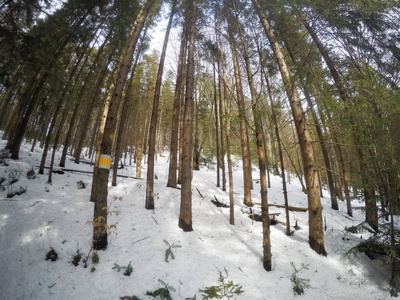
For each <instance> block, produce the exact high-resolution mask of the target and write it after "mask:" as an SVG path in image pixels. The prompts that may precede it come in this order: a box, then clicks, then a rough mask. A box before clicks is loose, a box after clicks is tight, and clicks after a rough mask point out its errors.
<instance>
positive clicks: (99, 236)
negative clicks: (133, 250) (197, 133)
mask: <svg viewBox="0 0 400 300" xmlns="http://www.w3.org/2000/svg"><path fill="white" fill-rule="evenodd" d="M154 2H155V0H147V1H145V3H144V4H143V6H142V10H141V11H140V13H139V15H138V16H137V18H136V21H135V24H134V26H133V28H132V31H131V33H130V36H129V40H128V43H127V45H126V48H125V49H124V53H123V56H122V62H121V64H120V65H119V70H118V76H117V82H116V83H115V87H114V89H113V92H112V97H111V101H110V107H109V110H108V114H107V120H106V123H105V127H104V135H103V139H102V141H101V149H100V160H99V168H98V171H97V178H96V180H97V187H96V190H95V194H94V196H93V197H92V198H94V200H95V205H94V216H93V220H94V226H93V248H94V249H96V250H103V249H106V247H107V244H108V240H107V215H108V212H107V209H108V205H107V193H108V177H109V174H110V166H111V151H112V146H113V141H114V132H115V126H116V123H117V114H118V108H119V102H120V99H121V96H122V91H123V89H124V86H125V82H126V78H127V75H128V72H129V68H130V65H131V63H132V60H133V53H134V51H135V48H136V44H137V41H138V39H139V35H140V32H141V30H142V28H143V26H144V22H145V20H146V17H147V15H148V14H149V12H150V9H151V7H152V5H153V4H154ZM93 180H95V179H93Z"/></svg>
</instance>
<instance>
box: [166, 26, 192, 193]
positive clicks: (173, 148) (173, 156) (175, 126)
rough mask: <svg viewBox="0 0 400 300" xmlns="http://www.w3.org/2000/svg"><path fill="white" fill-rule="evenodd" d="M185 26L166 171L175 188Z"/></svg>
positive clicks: (185, 41) (169, 185) (171, 185)
mask: <svg viewBox="0 0 400 300" xmlns="http://www.w3.org/2000/svg"><path fill="white" fill-rule="evenodd" d="M186 43H187V39H186V28H183V30H182V37H181V45H180V50H179V62H178V74H177V77H176V84H175V95H174V109H173V114H172V131H171V144H170V152H169V171H168V183H167V186H168V187H172V188H176V186H177V182H178V179H177V170H178V148H179V147H178V145H179V138H178V137H179V127H180V126H179V124H180V111H181V93H182V87H183V74H184V71H183V70H184V67H185V62H184V57H185V53H186V51H185V49H186Z"/></svg>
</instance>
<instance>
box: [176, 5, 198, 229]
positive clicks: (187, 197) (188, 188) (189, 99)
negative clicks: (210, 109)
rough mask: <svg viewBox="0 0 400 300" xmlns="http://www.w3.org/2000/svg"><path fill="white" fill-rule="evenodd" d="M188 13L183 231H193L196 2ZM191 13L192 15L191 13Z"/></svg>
mask: <svg viewBox="0 0 400 300" xmlns="http://www.w3.org/2000/svg"><path fill="white" fill-rule="evenodd" d="M189 5H190V10H189V9H188V10H187V11H186V13H187V16H186V20H185V22H188V24H190V25H189V28H190V29H189V47H188V59H187V61H188V63H187V73H186V95H185V113H184V120H183V122H184V126H183V134H182V140H183V149H182V188H181V205H180V212H179V227H180V228H182V230H183V231H193V227H192V152H193V136H192V133H193V93H194V36H195V28H196V15H197V12H196V9H197V4H196V1H195V0H193V1H191V3H190V4H189ZM189 12H190V13H189Z"/></svg>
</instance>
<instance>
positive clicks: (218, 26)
mask: <svg viewBox="0 0 400 300" xmlns="http://www.w3.org/2000/svg"><path fill="white" fill-rule="evenodd" d="M216 5H217V12H216V20H217V24H216V27H215V31H216V36H217V41H218V45H219V49H220V50H219V51H218V57H217V59H218V61H217V62H218V64H217V67H218V98H219V111H220V116H219V122H220V124H219V125H220V126H219V127H220V128H221V130H220V133H221V137H220V139H219V140H220V142H221V149H220V160H221V169H222V190H223V191H226V175H225V158H224V156H225V148H224V130H223V128H224V116H225V114H224V112H223V111H224V109H223V106H224V101H225V100H224V99H223V98H222V90H223V89H225V86H224V87H222V86H223V76H224V75H223V74H222V73H221V72H222V71H223V67H222V64H223V62H222V59H223V53H222V38H221V22H220V8H219V5H218V3H217V4H216ZM225 95H226V94H224V97H225ZM227 134H228V132H227ZM218 167H219V166H218ZM232 201H233V196H232Z"/></svg>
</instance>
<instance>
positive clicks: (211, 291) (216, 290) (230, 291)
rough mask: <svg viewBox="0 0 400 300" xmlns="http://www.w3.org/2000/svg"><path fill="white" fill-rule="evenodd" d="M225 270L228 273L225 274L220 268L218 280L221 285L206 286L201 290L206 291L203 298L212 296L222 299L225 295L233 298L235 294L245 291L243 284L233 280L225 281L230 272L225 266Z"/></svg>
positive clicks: (206, 298) (205, 299) (206, 299)
mask: <svg viewBox="0 0 400 300" xmlns="http://www.w3.org/2000/svg"><path fill="white" fill-rule="evenodd" d="M224 270H225V274H226V275H225V276H224V275H223V274H222V272H221V271H220V270H218V272H219V278H218V282H219V283H220V284H219V285H213V286H209V287H206V288H204V289H203V290H199V291H200V292H202V293H204V294H203V295H202V296H203V300H208V299H212V298H216V299H222V298H223V297H226V298H232V297H233V296H235V295H240V294H241V293H243V290H242V286H241V285H238V284H234V283H233V281H228V282H226V281H225V280H226V279H227V278H228V276H229V274H228V271H227V269H226V268H224Z"/></svg>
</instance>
